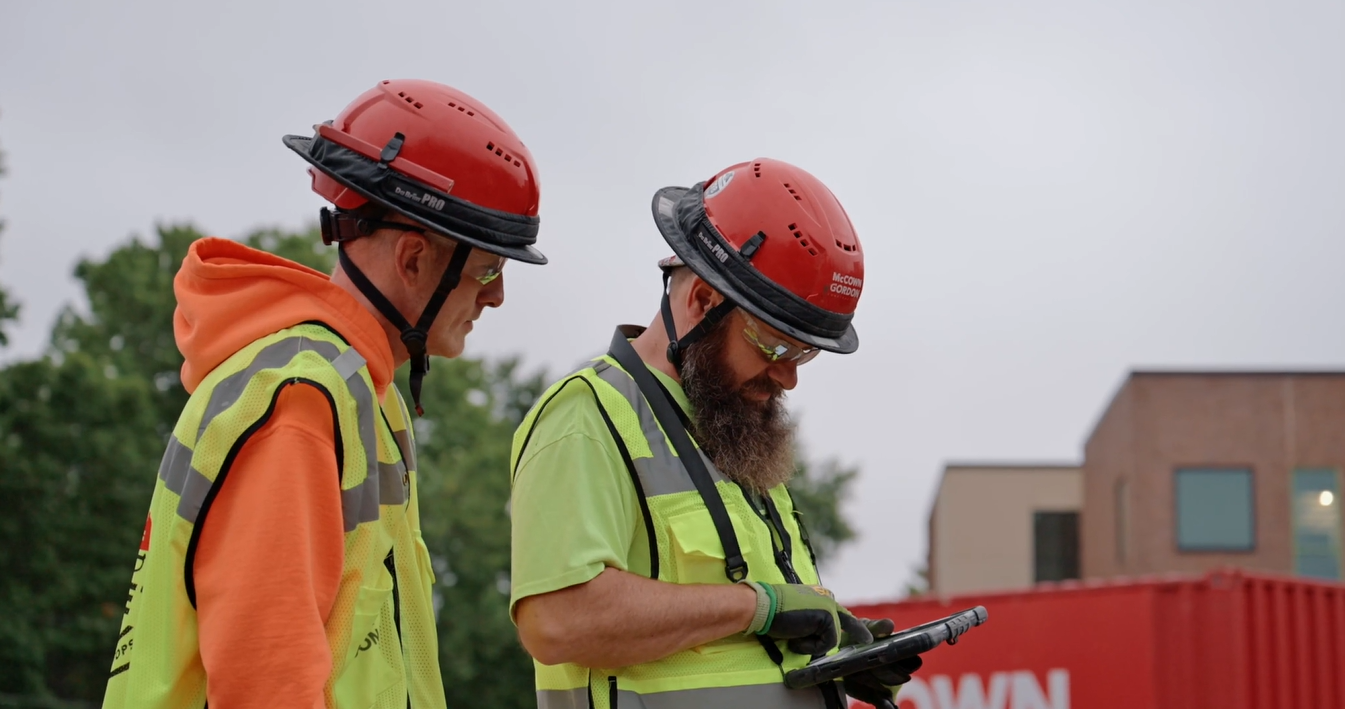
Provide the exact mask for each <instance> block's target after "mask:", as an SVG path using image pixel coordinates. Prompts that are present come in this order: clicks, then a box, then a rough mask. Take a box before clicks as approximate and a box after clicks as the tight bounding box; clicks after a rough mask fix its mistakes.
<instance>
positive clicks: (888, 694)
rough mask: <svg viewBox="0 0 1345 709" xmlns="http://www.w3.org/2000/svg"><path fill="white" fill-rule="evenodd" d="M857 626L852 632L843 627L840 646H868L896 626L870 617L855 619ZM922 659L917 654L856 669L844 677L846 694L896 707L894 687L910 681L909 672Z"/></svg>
mask: <svg viewBox="0 0 1345 709" xmlns="http://www.w3.org/2000/svg"><path fill="white" fill-rule="evenodd" d="M856 621H857V623H856V624H857V625H858V626H859V627H858V628H856V629H855V630H854V631H851V630H850V629H849V628H847V629H846V634H845V637H843V638H842V639H841V647H846V646H848V645H867V644H869V643H871V642H873V641H874V640H880V639H882V638H885V637H887V636H889V635H891V634H892V631H893V629H894V628H895V626H894V625H893V624H892V621H891V620H888V619H886V618H884V619H882V620H869V619H868V618H857V619H856ZM922 664H924V661H923V660H921V659H920V656H919V655H916V656H915V657H908V658H906V659H904V660H898V661H896V662H893V663H891V664H887V665H883V666H882V667H875V668H873V669H871V670H865V671H863V672H859V673H856V674H853V675H850V676H849V677H846V678H845V680H844V684H845V693H846V694H848V695H850V696H851V697H853V698H855V699H858V700H859V701H861V702H868V703H869V704H872V705H873V706H875V707H877V709H896V706H897V704H896V702H897V687H900V686H901V685H903V684H906V683H907V682H910V681H911V675H912V674H913V673H915V671H916V670H918V669H920V666H921V665H922Z"/></svg>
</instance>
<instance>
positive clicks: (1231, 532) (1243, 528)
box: [1177, 468, 1256, 552]
mask: <svg viewBox="0 0 1345 709" xmlns="http://www.w3.org/2000/svg"><path fill="white" fill-rule="evenodd" d="M1252 499H1253V498H1252V471H1250V470H1247V469H1246V468H1183V469H1180V470H1178V471H1177V548H1178V549H1179V550H1181V551H1195V552H1201V551H1251V550H1252V549H1253V547H1255V545H1256V535H1255V529H1256V522H1255V517H1254V515H1253V513H1252Z"/></svg>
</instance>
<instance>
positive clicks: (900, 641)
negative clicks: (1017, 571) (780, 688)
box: [785, 606, 986, 689]
mask: <svg viewBox="0 0 1345 709" xmlns="http://www.w3.org/2000/svg"><path fill="white" fill-rule="evenodd" d="M985 621H986V612H985V606H976V607H975V608H972V609H971V610H965V611H962V612H961V613H954V614H953V615H950V616H948V617H946V618H940V619H938V620H936V621H934V622H932V623H925V624H924V625H917V626H915V627H914V628H907V629H906V630H901V631H898V632H895V633H893V634H891V635H889V636H888V637H885V638H883V639H881V640H876V641H874V642H873V643H871V644H868V645H858V646H855V645H852V646H850V647H847V648H843V649H841V651H840V652H837V653H836V654H834V655H828V656H826V657H820V658H818V659H816V660H813V661H812V662H810V663H809V664H808V665H807V666H804V667H800V668H799V669H797V670H791V671H789V672H787V673H785V686H786V687H789V688H790V689H801V688H803V687H811V686H813V685H817V684H822V683H823V682H827V681H830V680H836V679H840V678H842V677H845V676H847V675H852V674H855V673H856V672H862V671H864V670H871V669H873V668H875V667H882V666H883V665H886V664H889V663H892V662H896V661H897V660H904V659H906V658H908V657H915V656H916V655H920V654H923V653H926V652H929V651H930V650H933V649H934V648H936V647H938V646H939V644H940V643H944V642H947V643H948V644H949V645H952V644H954V643H956V642H957V639H958V638H959V637H961V636H962V634H963V633H965V632H967V631H968V630H971V629H972V628H974V627H976V626H978V625H980V624H981V623H984V622H985Z"/></svg>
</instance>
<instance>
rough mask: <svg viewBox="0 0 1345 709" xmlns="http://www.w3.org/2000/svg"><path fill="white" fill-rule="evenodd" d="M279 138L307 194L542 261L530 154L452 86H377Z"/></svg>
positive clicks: (407, 82)
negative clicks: (307, 133)
mask: <svg viewBox="0 0 1345 709" xmlns="http://www.w3.org/2000/svg"><path fill="white" fill-rule="evenodd" d="M284 141H285V145H286V146H288V147H289V148H290V149H291V150H293V151H294V152H296V153H298V154H299V155H300V156H302V157H303V158H304V159H305V160H307V161H308V162H310V163H312V165H313V168H311V169H310V170H309V172H310V173H311V174H312V176H313V191H314V192H317V193H318V194H320V195H322V196H323V197H324V198H326V199H327V200H328V201H330V202H331V203H332V204H334V205H336V206H337V207H338V208H340V209H344V210H351V209H355V208H356V207H359V206H360V205H363V204H365V203H366V202H369V201H373V202H376V203H378V204H381V205H383V206H384V207H387V208H389V209H392V210H395V211H396V212H399V213H401V214H403V215H405V216H407V217H409V218H411V219H413V220H415V221H416V222H418V223H420V224H421V225H422V226H424V227H426V228H428V229H430V230H433V231H436V232H439V233H442V234H444V235H446V236H449V237H452V238H453V239H456V240H458V241H462V242H465V243H467V244H469V245H471V246H473V247H475V248H479V249H482V250H483V251H489V252H491V253H493V254H498V255H500V256H505V257H508V258H511V259H516V260H518V261H525V262H528V263H538V264H541V263H546V257H545V256H543V255H542V254H541V252H539V251H537V249H535V248H533V244H534V243H536V241H537V227H538V219H537V203H538V193H539V190H538V184H537V173H536V169H535V168H534V167H533V161H532V155H531V154H529V153H528V149H527V148H526V147H524V145H523V142H522V141H520V140H519V139H518V136H517V135H515V134H514V131H513V130H511V129H510V128H509V126H508V125H507V124H506V123H505V122H504V120H503V119H501V118H500V117H499V116H497V115H495V113H494V112H492V111H491V110H490V109H489V108H486V107H485V106H484V105H483V104H481V102H479V101H477V100H476V99H474V98H472V97H471V96H468V95H467V94H465V93H463V92H461V91H458V90H457V89H454V88H452V87H449V86H445V85H443V84H438V83H435V82H433V81H419V80H410V79H403V80H388V81H382V82H379V84H378V85H377V86H375V87H374V88H372V89H369V90H368V91H366V92H364V93H363V94H361V95H360V97H359V98H357V99H355V100H354V101H353V102H351V104H350V105H349V106H346V108H345V110H343V111H341V113H340V114H338V115H337V117H336V119H335V120H333V121H329V122H327V123H323V124H321V125H318V126H316V133H315V134H314V135H313V137H312V138H305V137H302V136H297V135H287V136H285V137H284Z"/></svg>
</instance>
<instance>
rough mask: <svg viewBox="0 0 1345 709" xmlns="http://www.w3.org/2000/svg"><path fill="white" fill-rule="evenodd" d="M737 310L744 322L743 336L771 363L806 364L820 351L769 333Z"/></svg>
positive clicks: (745, 312)
mask: <svg viewBox="0 0 1345 709" xmlns="http://www.w3.org/2000/svg"><path fill="white" fill-rule="evenodd" d="M738 312H740V313H742V314H743V321H744V322H746V325H745V326H744V327H743V337H745V338H747V341H748V342H750V343H752V344H753V345H756V348H757V349H758V350H760V351H761V356H762V357H765V358H766V361H767V362H770V363H772V364H774V363H776V362H793V363H794V364H796V365H799V364H807V363H808V362H811V361H812V360H813V358H814V357H816V356H817V355H818V353H819V352H821V351H822V350H820V349H818V348H816V347H801V346H799V345H796V344H794V343H792V342H790V341H789V340H786V339H784V338H783V337H781V336H778V335H775V334H773V333H771V332H770V331H769V330H767V329H766V326H764V325H762V324H761V323H759V322H757V321H756V319H754V318H753V317H752V316H751V315H748V314H747V311H745V310H742V309H741V308H739V310H738Z"/></svg>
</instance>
